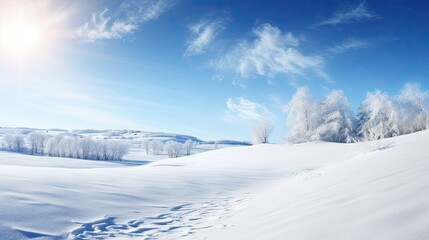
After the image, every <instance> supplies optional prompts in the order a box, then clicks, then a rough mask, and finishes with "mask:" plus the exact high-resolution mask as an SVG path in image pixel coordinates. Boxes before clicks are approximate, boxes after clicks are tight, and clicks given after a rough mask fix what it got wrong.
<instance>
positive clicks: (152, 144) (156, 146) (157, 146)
mask: <svg viewBox="0 0 429 240" xmlns="http://www.w3.org/2000/svg"><path fill="white" fill-rule="evenodd" d="M147 145H148V149H149V153H151V154H152V155H158V154H159V152H161V151H162V149H163V147H164V144H163V142H162V141H161V140H152V141H149V142H148V144H147Z"/></svg>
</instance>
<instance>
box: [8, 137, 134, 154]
mask: <svg viewBox="0 0 429 240" xmlns="http://www.w3.org/2000/svg"><path fill="white" fill-rule="evenodd" d="M4 140H5V143H6V148H7V149H8V150H9V151H14V152H28V153H30V154H32V155H48V156H52V157H67V158H80V159H92V160H121V159H122V157H123V156H125V155H126V154H127V153H128V145H127V144H125V143H122V142H120V141H116V140H101V141H96V140H92V139H91V138H88V137H76V136H61V135H55V136H51V135H48V134H44V133H39V132H32V133H30V134H28V136H27V138H26V139H25V138H24V137H23V136H21V135H10V134H8V135H6V136H5V137H4ZM26 140H27V142H28V144H27V145H28V148H27V147H26Z"/></svg>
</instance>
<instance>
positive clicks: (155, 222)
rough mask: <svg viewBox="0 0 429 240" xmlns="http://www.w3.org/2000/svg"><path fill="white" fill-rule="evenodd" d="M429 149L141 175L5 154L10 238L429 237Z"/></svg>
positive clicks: (208, 162)
mask: <svg viewBox="0 0 429 240" xmlns="http://www.w3.org/2000/svg"><path fill="white" fill-rule="evenodd" d="M428 140H429V132H428V131H425V132H420V133H416V134H412V135H407V136H401V137H398V138H394V140H393V141H394V143H393V144H391V146H387V145H386V146H384V145H383V144H376V143H360V144H335V143H307V144H299V145H257V146H246V147H236V148H225V149H219V150H215V151H209V152H204V153H201V154H197V155H192V156H189V157H183V158H177V159H165V160H159V161H155V162H151V163H148V164H146V165H140V166H135V165H133V164H127V163H126V162H125V163H124V164H118V163H105V162H97V161H83V160H74V159H68V160H67V161H65V159H60V158H47V157H32V158H31V159H30V158H28V157H27V156H23V155H19V154H13V153H4V154H0V159H1V160H0V203H1V205H0V236H1V239H5V240H9V239H206V238H207V239H428V238H429V143H428ZM389 141H391V140H389ZM383 147H386V148H384V149H381V150H375V149H376V148H383ZM25 158H26V159H25ZM31 161H34V162H31Z"/></svg>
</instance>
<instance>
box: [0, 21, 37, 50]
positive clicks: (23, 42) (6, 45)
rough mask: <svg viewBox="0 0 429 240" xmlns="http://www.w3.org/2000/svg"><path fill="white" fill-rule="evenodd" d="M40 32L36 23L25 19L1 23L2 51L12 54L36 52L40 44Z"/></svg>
mask: <svg viewBox="0 0 429 240" xmlns="http://www.w3.org/2000/svg"><path fill="white" fill-rule="evenodd" d="M40 30H41V29H40V27H39V26H38V24H37V22H35V21H30V20H25V19H18V20H14V21H10V22H7V23H3V24H2V25H1V29H0V34H1V35H0V38H1V39H0V40H1V47H2V50H3V51H4V52H9V53H14V54H25V53H30V52H32V51H34V50H36V49H37V48H38V47H39V46H40V43H41V31H40Z"/></svg>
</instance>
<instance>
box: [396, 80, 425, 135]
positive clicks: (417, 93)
mask: <svg viewBox="0 0 429 240" xmlns="http://www.w3.org/2000/svg"><path fill="white" fill-rule="evenodd" d="M428 98H429V94H428V93H427V92H422V91H421V90H420V85H419V84H417V83H407V84H405V86H404V88H403V89H402V90H401V93H400V95H399V96H398V104H399V106H400V112H399V114H400V126H401V132H402V134H408V133H412V132H416V131H421V130H425V129H429V111H428V105H427V103H426V101H427V100H428Z"/></svg>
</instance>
